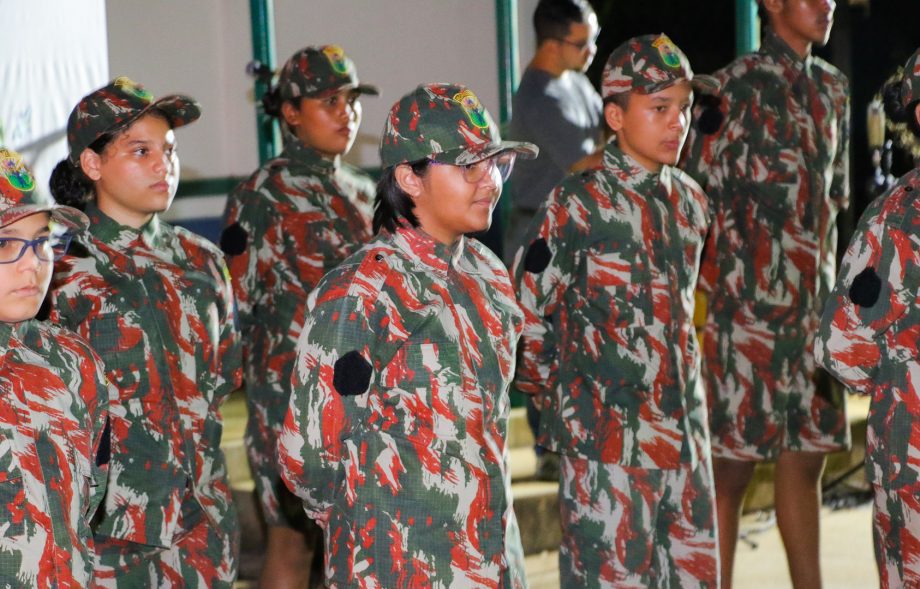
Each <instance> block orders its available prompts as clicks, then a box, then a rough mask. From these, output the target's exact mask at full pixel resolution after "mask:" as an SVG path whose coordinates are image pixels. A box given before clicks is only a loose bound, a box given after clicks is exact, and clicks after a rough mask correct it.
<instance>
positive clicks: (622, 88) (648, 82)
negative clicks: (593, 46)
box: [601, 33, 719, 98]
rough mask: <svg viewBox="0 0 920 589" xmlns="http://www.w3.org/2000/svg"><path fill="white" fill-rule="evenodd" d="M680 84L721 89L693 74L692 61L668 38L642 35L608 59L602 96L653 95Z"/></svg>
mask: <svg viewBox="0 0 920 589" xmlns="http://www.w3.org/2000/svg"><path fill="white" fill-rule="evenodd" d="M681 80H687V81H688V82H690V83H692V84H693V86H694V87H695V88H698V89H699V90H701V91H705V92H707V93H712V92H715V91H717V90H718V88H719V84H718V82H717V81H716V80H715V78H713V77H711V76H695V75H694V74H693V70H692V69H691V68H690V60H689V59H687V56H686V55H684V52H683V51H681V50H680V48H679V47H678V46H677V45H675V44H674V42H673V41H671V39H669V38H668V36H667V35H665V34H664V33H661V34H660V35H642V36H639V37H633V38H632V39H629V40H628V41H626V42H625V43H622V44H620V45H619V46H618V47H617V48H616V49H614V50H613V53H611V54H610V57H608V58H607V64H606V65H605V66H604V74H603V77H602V79H601V95H602V96H603V97H604V98H609V97H610V96H615V95H617V94H623V93H625V92H639V93H642V94H654V93H655V92H660V91H661V90H664V89H665V88H667V87H668V86H671V85H672V84H674V83H675V82H679V81H681Z"/></svg>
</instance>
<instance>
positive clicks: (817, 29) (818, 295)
mask: <svg viewBox="0 0 920 589" xmlns="http://www.w3.org/2000/svg"><path fill="white" fill-rule="evenodd" d="M762 5H763V9H764V10H765V11H766V14H767V17H768V19H769V26H768V27H767V28H766V29H765V32H764V40H763V45H762V47H761V48H760V50H759V51H758V52H756V53H753V54H750V55H745V56H743V57H740V58H739V59H737V60H736V61H734V62H733V63H731V64H729V65H728V66H726V67H725V68H724V69H722V70H719V71H718V72H717V73H716V74H715V75H716V78H718V79H719V81H720V82H721V83H722V92H721V100H718V99H713V100H710V101H707V102H705V103H704V106H702V107H701V108H700V109H699V110H698V112H697V113H696V116H695V124H694V129H693V131H692V133H691V136H690V139H689V141H688V154H687V160H688V163H687V167H686V170H687V172H688V173H690V175H691V176H693V177H694V178H695V179H697V180H698V181H699V182H700V184H701V185H702V186H703V188H704V190H705V191H706V193H707V194H708V195H709V197H710V198H711V199H712V203H713V227H712V231H711V233H710V235H709V238H708V241H707V247H706V254H705V256H704V259H703V263H702V269H701V272H700V285H701V288H702V289H703V291H704V292H706V294H707V295H708V316H707V319H706V322H705V326H704V328H703V358H704V360H703V375H704V379H705V381H706V387H707V393H708V396H709V409H710V427H711V429H712V435H713V454H714V456H715V459H714V461H713V470H714V473H715V480H716V500H717V505H718V510H719V517H718V520H719V533H720V546H721V550H722V567H723V576H722V582H723V585H724V586H726V587H730V585H731V572H732V564H733V561H734V551H735V544H736V542H737V536H738V520H739V517H740V511H741V505H742V500H743V498H744V493H745V490H746V488H747V485H748V482H749V481H750V479H751V476H752V474H753V472H754V466H755V464H756V462H759V461H766V460H771V461H772V460H775V461H776V476H775V489H776V492H775V502H776V512H777V521H778V524H779V528H780V532H781V534H782V537H783V541H784V544H785V546H786V555H787V558H788V560H789V568H790V572H791V575H792V579H793V582H794V584H796V585H797V586H799V585H801V586H803V587H805V586H808V587H817V586H819V585H820V568H819V563H818V514H819V507H820V501H821V497H820V490H819V483H820V479H821V472H822V470H823V468H824V455H825V454H826V453H828V452H834V451H838V450H843V449H845V448H847V447H848V445H849V440H850V438H849V429H848V427H847V420H846V415H845V398H844V396H843V394H842V390H841V389H840V388H839V387H832V385H831V383H832V380H831V379H830V377H829V376H828V375H827V374H826V373H824V372H823V371H821V370H820V369H817V368H816V367H815V363H814V356H813V355H812V353H811V348H812V344H813V341H814V335H815V332H816V331H817V327H818V318H819V314H820V312H821V306H822V304H823V303H824V300H825V299H826V297H827V295H828V293H829V291H830V288H831V285H832V284H833V283H834V272H835V266H836V244H837V229H836V224H835V223H836V218H837V214H838V213H839V212H840V211H841V210H843V209H844V208H845V207H846V206H847V204H848V200H849V186H848V177H847V168H848V154H847V149H848V142H849V137H848V135H849V130H848V118H849V114H848V109H849V107H848V104H849V103H848V100H849V99H848V89H847V80H846V78H845V77H844V76H843V74H842V73H841V72H840V71H839V70H837V69H836V68H835V67H834V66H832V65H830V64H829V63H827V62H825V61H823V60H822V59H820V58H818V57H815V56H812V55H811V54H810V51H811V46H812V44H813V43H819V44H824V43H825V42H826V41H827V38H828V35H829V34H830V29H831V25H832V23H833V10H834V2H829V1H828V0H765V1H764V2H762Z"/></svg>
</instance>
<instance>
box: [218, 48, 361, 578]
mask: <svg viewBox="0 0 920 589" xmlns="http://www.w3.org/2000/svg"><path fill="white" fill-rule="evenodd" d="M364 94H371V95H376V94H377V89H376V88H374V87H373V86H369V85H367V84H361V83H360V82H359V81H358V75H357V71H356V70H355V67H354V64H353V63H352V61H351V59H349V58H348V56H346V55H345V53H344V52H343V51H342V49H341V48H340V47H338V46H336V45H325V46H322V47H306V48H304V49H301V50H300V51H298V52H297V53H295V54H294V55H293V56H291V58H290V59H288V61H287V62H286V63H285V64H284V67H282V69H281V72H280V74H279V79H278V85H277V87H275V88H274V90H272V91H271V92H270V93H269V94H268V96H267V99H266V100H264V101H263V102H264V103H265V107H266V109H265V110H266V112H267V113H268V114H271V115H273V116H275V117H277V118H278V119H279V120H280V122H281V123H282V125H281V126H282V129H283V135H284V151H283V152H282V153H281V155H280V156H279V157H277V158H274V159H272V160H270V161H268V162H267V163H266V164H265V165H263V166H262V167H261V168H259V169H258V170H256V172H255V173H254V174H253V175H252V176H250V178H249V179H248V180H246V181H245V182H243V183H242V184H241V185H240V186H239V187H238V188H237V189H236V190H235V191H234V192H233V194H231V195H230V198H229V200H228V201H227V209H226V212H225V213H224V230H223V233H222V235H221V240H220V245H221V247H222V248H223V250H224V253H226V254H227V256H228V261H229V264H230V273H231V275H232V276H233V286H234V290H235V294H236V297H237V302H238V305H239V318H240V327H241V331H242V334H243V345H244V354H243V355H244V365H245V381H246V398H247V402H248V408H249V421H248V423H247V428H246V437H245V441H246V448H247V450H248V454H249V464H250V467H251V469H252V473H253V479H254V480H255V484H256V490H257V493H258V497H259V501H260V504H261V507H262V513H263V515H264V517H265V521H266V523H267V524H268V526H267V527H268V543H267V546H266V554H265V562H264V564H263V569H262V570H263V575H262V579H261V584H262V586H265V587H269V586H271V587H274V588H277V589H288V588H290V589H302V588H305V587H307V584H308V582H309V576H310V572H311V568H312V569H313V570H315V571H316V573H315V575H314V579H313V584H314V585H315V583H316V582H318V579H317V578H316V577H320V576H321V572H320V571H321V569H320V566H318V565H320V563H321V562H322V555H321V552H322V541H321V540H322V539H321V536H322V534H321V532H320V530H319V528H317V527H316V525H315V524H313V523H312V522H310V521H309V520H308V519H307V518H306V516H305V515H304V512H303V508H302V507H301V504H300V500H299V499H297V498H296V497H294V496H293V495H291V493H290V491H288V490H287V488H286V487H285V486H284V483H282V482H281V475H280V474H279V472H278V460H277V440H278V435H279V434H280V433H281V424H282V422H283V421H284V413H285V411H287V405H288V399H289V397H290V375H291V371H292V370H293V368H294V348H295V346H296V344H297V338H298V336H299V335H300V327H301V325H302V324H303V317H304V313H303V311H304V304H305V303H306V300H307V295H308V294H309V293H310V291H311V290H313V288H314V287H315V286H316V284H317V283H318V282H319V279H320V278H322V276H323V274H325V273H326V272H328V271H329V270H331V269H332V268H334V267H335V266H337V265H338V264H339V263H340V262H341V261H342V260H344V259H345V258H347V257H348V256H349V255H351V254H352V253H354V252H355V251H356V250H357V249H358V248H359V247H360V246H361V245H362V244H364V243H366V242H367V241H368V240H370V238H371V215H372V205H371V201H372V198H373V192H374V184H373V181H372V180H371V179H370V178H369V177H367V176H366V175H364V174H363V173H362V172H359V171H358V170H356V169H355V168H352V167H351V166H349V165H347V164H345V163H343V162H342V156H343V155H345V154H346V153H348V151H349V150H350V149H351V146H352V143H353V142H354V140H355V137H356V135H357V132H358V127H359V125H360V123H361V101H360V97H361V96H362V95H364ZM311 561H312V562H313V563H315V565H316V566H313V567H311Z"/></svg>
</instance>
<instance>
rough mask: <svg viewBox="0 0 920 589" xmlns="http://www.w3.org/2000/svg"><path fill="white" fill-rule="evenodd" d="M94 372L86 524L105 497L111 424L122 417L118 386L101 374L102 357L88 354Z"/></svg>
mask: <svg viewBox="0 0 920 589" xmlns="http://www.w3.org/2000/svg"><path fill="white" fill-rule="evenodd" d="M92 357H93V360H94V361H93V362H90V363H89V365H90V366H92V368H93V372H94V373H95V374H94V378H93V381H94V388H95V389H96V391H97V392H96V398H97V399H98V400H97V402H96V403H95V404H94V407H92V408H90V412H89V415H90V420H91V423H92V427H93V453H92V456H93V457H94V459H93V461H92V468H93V483H94V484H93V487H92V490H91V495H90V505H89V509H88V510H87V512H86V520H87V525H89V522H90V520H92V518H93V515H95V513H96V510H97V509H98V508H99V506H100V505H102V499H103V497H105V492H106V483H107V480H108V476H109V459H110V458H111V456H112V424H111V422H112V421H113V420H116V419H122V420H123V419H125V418H126V415H125V414H124V409H123V407H122V406H121V404H120V403H119V393H118V389H117V388H115V385H113V384H112V383H111V382H109V380H108V379H107V378H106V376H105V368H104V367H103V365H102V360H101V359H100V358H99V357H98V356H96V354H95V353H93V354H92Z"/></svg>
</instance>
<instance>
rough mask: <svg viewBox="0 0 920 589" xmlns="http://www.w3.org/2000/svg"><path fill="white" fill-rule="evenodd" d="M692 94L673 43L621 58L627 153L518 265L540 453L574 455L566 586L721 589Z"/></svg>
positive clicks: (564, 501)
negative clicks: (692, 162)
mask: <svg viewBox="0 0 920 589" xmlns="http://www.w3.org/2000/svg"><path fill="white" fill-rule="evenodd" d="M691 81H692V82H691ZM691 83H692V84H693V85H699V86H706V85H711V84H712V80H709V79H707V78H705V77H699V78H694V76H693V72H692V70H691V69H690V64H689V62H688V61H687V58H686V56H685V55H684V54H683V53H682V52H681V51H680V50H679V49H678V48H677V47H676V46H675V45H674V44H673V43H672V42H671V40H670V39H668V37H667V36H665V35H646V36H642V37H636V38H633V39H630V40H629V41H627V42H626V43H624V44H622V45H621V46H619V47H618V48H617V49H616V50H615V51H614V52H613V53H612V54H611V55H610V58H609V59H608V61H607V65H606V67H605V68H604V76H603V84H602V94H603V96H604V101H605V103H606V105H605V107H604V117H605V119H606V121H607V124H608V125H610V127H611V129H612V130H613V131H614V132H615V133H616V136H617V139H616V140H615V141H611V142H610V143H608V144H607V147H606V148H605V151H604V158H603V163H602V165H601V166H599V167H597V168H593V169H591V170H588V171H586V172H584V173H582V174H579V175H572V176H569V177H568V178H567V179H566V180H564V181H563V183H562V184H561V185H559V186H558V187H557V188H556V189H555V190H554V191H553V192H552V193H551V195H550V196H549V199H548V200H547V201H546V203H544V205H543V207H542V208H541V210H540V211H539V212H538V213H537V216H536V218H535V220H534V224H532V225H531V227H530V231H529V237H528V239H527V240H526V241H525V244H527V245H526V249H525V248H524V247H522V248H521V249H520V250H519V251H518V253H517V255H516V257H515V264H514V279H515V283H516V285H517V287H518V292H519V295H520V300H521V305H522V307H523V308H524V316H525V323H524V333H523V336H522V339H521V349H522V354H521V361H520V364H519V365H518V370H517V376H516V380H515V384H516V386H517V387H518V388H519V389H520V390H521V391H524V392H527V393H530V394H534V395H537V402H538V405H539V406H540V408H541V419H540V430H539V436H538V443H541V444H544V445H546V446H547V447H548V448H550V449H551V450H553V451H555V452H559V453H560V455H561V456H562V472H561V490H560V509H561V519H562V530H563V541H562V546H561V547H560V551H559V568H560V576H561V586H562V587H614V586H618V587H619V586H629V587H678V586H679V587H715V586H717V567H718V564H717V563H718V554H717V550H716V539H715V521H714V508H715V505H714V497H713V490H712V472H711V468H710V461H709V434H708V431H707V426H706V403H705V399H704V393H703V388H702V383H701V381H700V375H699V362H700V360H699V352H698V351H697V346H696V340H695V338H694V330H693V324H692V316H693V293H694V289H695V288H696V279H697V270H698V267H699V258H700V251H701V249H702V246H703V240H704V238H705V235H706V230H707V227H708V225H709V211H708V204H707V200H706V196H705V195H704V194H703V192H702V191H701V190H700V188H699V186H697V184H696V183H695V182H694V181H693V180H691V179H690V178H689V177H688V176H686V175H685V174H684V173H683V172H681V171H680V170H678V169H676V168H674V167H673V165H674V164H675V163H676V162H677V158H678V156H679V153H680V148H681V146H682V145H683V141H684V139H685V137H686V134H687V129H688V126H689V121H690V112H689V111H690V103H691V100H692V90H691ZM555 316H558V324H554V321H553V318H554V317H555Z"/></svg>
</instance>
